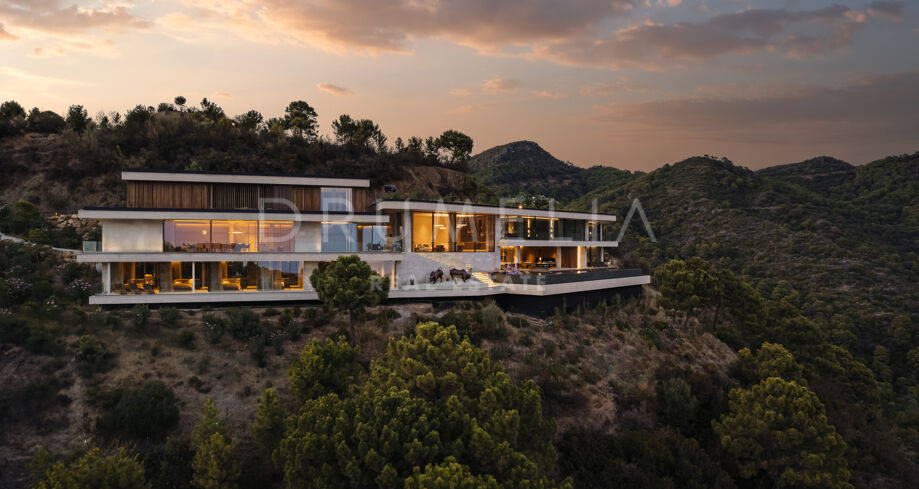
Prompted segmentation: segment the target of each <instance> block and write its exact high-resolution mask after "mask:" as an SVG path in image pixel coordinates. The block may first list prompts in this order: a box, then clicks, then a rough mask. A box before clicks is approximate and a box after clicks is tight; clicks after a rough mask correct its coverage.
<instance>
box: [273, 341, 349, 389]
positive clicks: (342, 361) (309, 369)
mask: <svg viewBox="0 0 919 489" xmlns="http://www.w3.org/2000/svg"><path fill="white" fill-rule="evenodd" d="M357 353H358V350H357V348H356V347H353V346H350V345H348V344H347V342H346V341H345V340H344V338H343V337H340V338H339V339H338V341H337V342H335V341H332V340H331V339H326V340H325V341H324V342H320V341H319V340H313V341H311V342H310V343H308V344H307V345H306V346H304V347H303V351H302V352H301V353H300V357H299V358H297V359H296V360H294V361H293V362H291V364H290V368H288V370H287V376H288V378H289V379H290V387H291V390H292V391H293V393H294V396H296V397H297V399H298V400H299V401H300V402H305V401H307V400H309V399H317V398H319V397H322V396H324V395H326V394H338V395H339V396H344V395H346V394H347V393H348V390H349V389H350V388H351V387H353V386H354V384H355V382H356V381H357V380H358V379H359V378H360V375H361V373H362V370H361V366H360V365H359V364H358V363H357Z"/></svg>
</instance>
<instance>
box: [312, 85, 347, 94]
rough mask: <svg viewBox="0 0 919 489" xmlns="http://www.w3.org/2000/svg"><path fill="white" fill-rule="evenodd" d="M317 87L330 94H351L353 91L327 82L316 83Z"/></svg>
mask: <svg viewBox="0 0 919 489" xmlns="http://www.w3.org/2000/svg"><path fill="white" fill-rule="evenodd" d="M316 87H317V88H319V89H320V90H322V91H323V92H325V93H328V94H332V95H351V94H352V93H354V92H353V91H352V90H349V89H347V88H345V87H340V86H338V85H333V84H331V83H329V82H322V83H319V84H317V85H316Z"/></svg>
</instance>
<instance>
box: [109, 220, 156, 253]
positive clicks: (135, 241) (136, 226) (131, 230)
mask: <svg viewBox="0 0 919 489" xmlns="http://www.w3.org/2000/svg"><path fill="white" fill-rule="evenodd" d="M102 251H163V221H148V220H139V219H127V220H121V219H119V220H106V221H102Z"/></svg>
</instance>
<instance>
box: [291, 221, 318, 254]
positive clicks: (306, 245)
mask: <svg viewBox="0 0 919 489" xmlns="http://www.w3.org/2000/svg"><path fill="white" fill-rule="evenodd" d="M294 251H296V252H300V253H318V252H320V251H322V228H321V225H320V224H319V223H318V222H301V223H300V229H298V230H297V235H296V236H295V237H294Z"/></svg>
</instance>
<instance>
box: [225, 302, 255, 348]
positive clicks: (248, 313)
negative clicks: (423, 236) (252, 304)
mask: <svg viewBox="0 0 919 489" xmlns="http://www.w3.org/2000/svg"><path fill="white" fill-rule="evenodd" d="M227 332H229V333H230V334H231V335H232V336H233V337H234V338H236V339H237V340H241V341H245V340H248V339H250V338H254V337H256V336H258V335H259V334H260V333H261V320H260V319H259V317H258V314H256V313H254V312H252V309H249V308H247V307H233V308H230V309H227Z"/></svg>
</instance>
